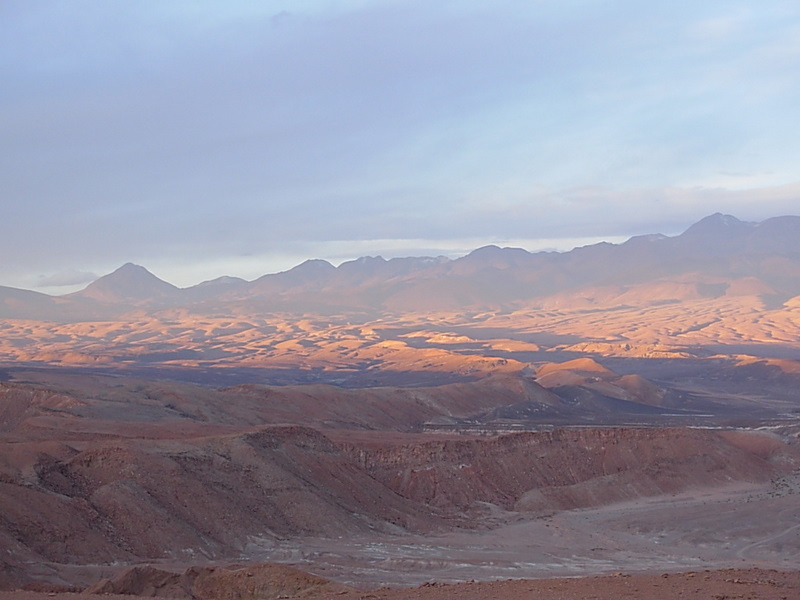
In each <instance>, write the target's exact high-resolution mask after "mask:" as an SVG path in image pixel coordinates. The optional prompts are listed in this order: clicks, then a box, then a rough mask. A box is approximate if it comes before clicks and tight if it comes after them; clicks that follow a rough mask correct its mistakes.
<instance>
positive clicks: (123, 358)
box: [0, 215, 800, 600]
mask: <svg viewBox="0 0 800 600" xmlns="http://www.w3.org/2000/svg"><path fill="white" fill-rule="evenodd" d="M731 219H732V217H725V216H721V215H714V216H712V217H709V218H708V219H706V220H704V221H701V222H700V223H699V224H697V225H695V226H693V227H692V228H690V229H689V230H688V231H687V232H686V233H684V234H682V235H681V236H677V237H675V238H666V237H664V236H643V237H642V238H634V239H632V240H631V241H630V242H627V243H626V244H623V245H620V246H612V245H608V244H606V245H598V246H597V247H587V248H582V249H578V250H575V251H573V252H572V253H565V254H563V255H552V256H551V255H544V256H540V255H539V254H529V253H525V252H524V251H519V250H515V249H500V248H486V249H480V250H477V251H475V252H474V253H472V254H470V255H468V256H467V257H464V258H463V259H459V260H456V261H449V262H448V261H446V260H443V259H426V260H422V259H419V260H417V259H414V260H412V259H403V260H405V261H406V262H402V261H401V262H396V261H383V259H363V260H360V261H354V263H346V264H345V265H341V266H340V267H333V266H331V265H328V264H327V263H325V264H321V263H322V262H323V261H310V262H309V263H304V264H303V265H300V266H299V267H297V268H296V269H294V270H292V271H288V272H285V273H281V274H276V275H270V276H265V277H264V278H261V279H259V280H256V281H255V282H243V281H241V280H233V279H232V278H222V279H221V280H220V281H216V282H211V283H208V284H206V285H202V284H201V285H200V286H196V287H195V288H187V289H183V290H179V289H178V288H174V287H173V286H171V285H169V284H167V283H166V282H163V281H161V280H159V279H158V278H156V277H155V276H153V275H152V274H150V273H149V272H147V271H146V270H145V269H143V268H142V267H137V266H135V265H125V266H124V267H122V268H120V269H119V270H118V271H116V272H115V273H112V274H110V275H108V276H106V277H104V278H101V279H99V280H97V281H96V282H95V283H93V284H91V285H90V286H89V287H87V288H86V290H84V291H83V292H79V293H77V294H73V295H71V296H64V297H49V296H44V295H41V294H35V293H33V292H27V291H25V290H15V289H11V288H0V441H1V442H2V452H0V507H2V510H0V589H2V590H6V591H3V592H0V600H2V598H3V597H8V598H12V597H13V598H17V599H19V600H37V599H39V598H44V597H49V596H48V595H52V594H59V595H60V594H64V596H63V598H64V599H65V600H66V599H67V598H77V597H81V598H83V597H86V596H85V595H84V594H86V593H92V594H95V593H103V594H127V595H128V596H127V597H130V596H129V595H131V594H132V595H135V596H146V597H152V596H164V597H178V598H198V599H202V600H205V599H209V600H210V599H211V598H265V599H266V598H289V597H313V598H327V597H337V598H339V597H341V598H387V599H391V598H398V599H399V598H431V599H434V598H466V599H469V598H488V597H497V598H501V597H502V598H544V599H550V598H552V599H556V598H601V599H603V598H655V597H657V598H667V599H669V598H676V599H677V598H720V599H721V598H731V599H732V598H764V599H778V598H783V599H785V600H789V599H792V598H798V597H800V574H799V573H798V568H797V565H798V564H800V438H799V437H798V436H800V247H798V240H800V219H798V218H797V217H781V218H779V219H776V220H771V221H765V222H763V223H761V224H745V223H742V222H740V221H737V220H735V219H734V220H733V221H732V220H731ZM326 265H327V266H326ZM78 592H80V593H81V595H80V596H78V595H77V594H78Z"/></svg>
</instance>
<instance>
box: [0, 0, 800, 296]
mask: <svg viewBox="0 0 800 600" xmlns="http://www.w3.org/2000/svg"><path fill="white" fill-rule="evenodd" d="M797 123H800V3H798V2H796V0H764V1H762V2H758V3H756V2H751V1H746V2H737V1H736V0H724V1H721V0H720V1H717V0H704V1H702V2H698V1H697V0H692V1H684V0H672V1H670V2H643V1H642V0H493V1H491V2H489V1H473V0H458V1H449V0H439V1H437V2H430V1H429V0H425V1H418V0H399V1H393V0H374V1H371V0H319V1H315V0H292V1H291V2H288V1H273V0H259V1H256V0H253V1H245V0H238V1H237V0H229V1H226V2H219V1H217V0H137V1H136V2H109V1H108V0H3V1H2V2H0V159H1V160H0V209H2V211H1V212H0V285H6V286H13V287H21V288H26V289H36V290H38V291H42V292H45V293H49V294H61V293H66V292H69V291H74V290H75V289H78V288H80V287H83V286H85V285H86V284H87V283H88V282H89V281H91V280H92V279H93V278H95V277H97V276H98V275H103V274H105V273H108V272H110V271H113V270H114V269H116V268H117V267H119V266H121V265H122V264H123V263H126V262H134V263H137V264H141V265H143V266H145V267H147V268H148V269H149V270H150V271H152V272H153V273H155V274H156V275H158V276H159V277H161V278H162V279H165V280H167V281H170V282H171V283H174V284H176V285H179V286H182V287H184V286H189V285H193V284H196V283H198V282H200V281H203V280H208V279H212V278H215V277H218V276H222V275H232V276H239V277H243V278H245V279H254V278H256V277H258V276H260V275H263V274H265V273H270V272H277V271H281V270H285V269H288V268H291V267H292V266H294V265H296V264H299V263H300V262H302V261H303V260H305V259H307V258H324V259H327V260H330V261H331V262H333V263H334V264H338V263H340V262H342V261H344V260H350V259H354V258H357V257H359V256H366V255H371V256H375V255H382V256H384V257H385V258H390V257H394V256H425V255H446V256H453V257H454V256H458V255H463V254H466V253H467V252H469V251H470V250H472V249H474V248H477V247H479V246H483V245H486V244H498V245H501V246H518V247H523V248H526V249H528V250H539V249H562V250H566V249H569V248H571V247H574V246H576V245H583V244H587V243H593V242H596V241H599V240H608V241H612V242H618V241H622V240H624V239H626V238H627V237H630V236H632V235H637V234H644V233H665V234H668V235H671V234H676V233H679V232H680V231H683V230H685V229H686V228H687V227H688V226H689V225H691V224H692V223H694V222H696V221H697V220H699V219H700V218H702V217H704V216H706V215H708V214H712V213H715V212H723V213H726V214H733V215H735V216H737V217H738V218H740V219H743V220H750V221H760V220H763V219H766V218H769V217H772V216H778V215H785V214H799V213H800V160H798V159H800V135H797Z"/></svg>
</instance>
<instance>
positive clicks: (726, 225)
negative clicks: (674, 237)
mask: <svg viewBox="0 0 800 600" xmlns="http://www.w3.org/2000/svg"><path fill="white" fill-rule="evenodd" d="M755 225H756V224H755V223H748V222H746V221H740V220H739V219H737V218H736V217H734V216H733V215H725V214H722V213H720V212H717V213H714V214H713V215H708V216H707V217H704V218H702V219H700V220H699V221H698V222H697V223H695V224H694V225H692V226H691V227H689V229H687V230H686V231H684V232H683V234H682V235H684V236H696V235H720V234H722V235H731V234H737V233H744V232H745V231H748V230H750V229H752V228H753V227H755Z"/></svg>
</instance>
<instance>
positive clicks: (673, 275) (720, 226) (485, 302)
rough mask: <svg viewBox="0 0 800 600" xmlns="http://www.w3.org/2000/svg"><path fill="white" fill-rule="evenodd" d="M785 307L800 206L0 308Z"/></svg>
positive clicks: (128, 283)
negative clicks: (546, 243)
mask: <svg viewBox="0 0 800 600" xmlns="http://www.w3.org/2000/svg"><path fill="white" fill-rule="evenodd" d="M743 295H744V296H757V297H759V298H760V299H761V300H762V302H764V304H765V306H770V307H776V306H780V305H781V304H783V303H784V302H785V301H787V300H789V299H790V298H793V297H795V296H798V295H800V216H781V217H775V218H771V219H767V220H765V221H762V222H760V223H751V222H744V221H740V220H739V219H737V218H735V217H733V216H730V215H723V214H720V213H717V214H713V215H710V216H708V217H706V218H704V219H702V220H701V221H699V222H697V223H695V224H694V225H692V226H691V227H689V228H688V229H687V230H686V231H684V232H683V233H682V234H680V235H677V236H672V237H669V236H665V235H661V234H651V235H642V236H636V237H632V238H631V239H629V240H628V241H626V242H624V243H622V244H610V243H606V242H603V243H599V244H594V245H590V246H584V247H580V248H576V249H574V250H571V251H569V252H536V253H531V252H528V251H526V250H523V249H520V248H500V247H497V246H485V247H482V248H478V249H476V250H474V251H473V252H471V253H469V254H467V255H466V256H463V257H461V258H458V259H448V258H446V257H441V256H440V257H416V258H393V259H390V260H386V259H384V258H382V257H380V256H377V257H369V256H368V257H362V258H359V259H357V260H353V261H348V262H345V263H342V264H341V265H339V266H338V267H335V266H334V265H332V264H331V263H329V262H327V261H324V260H319V259H315V260H307V261H305V262H303V263H302V264H300V265H298V266H296V267H294V268H292V269H290V270H288V271H284V272H281V273H274V274H268V275H264V276H262V277H259V278H258V279H255V280H253V281H246V280H244V279H240V278H236V277H228V276H225V277H220V278H218V279H214V280H211V281H206V282H203V283H200V284H198V285H195V286H192V287H188V288H178V287H176V286H174V285H172V284H170V283H167V282H165V281H163V280H161V279H159V278H158V277H156V276H155V275H153V274H152V273H150V272H149V271H147V269H145V268H144V267H141V266H138V265H134V264H131V263H128V264H125V265H123V266H122V267H120V268H119V269H117V270H116V271H114V272H113V273H110V274H108V275H105V276H103V277H100V278H99V279H97V280H96V281H94V282H93V283H91V284H90V285H88V286H87V287H86V288H85V289H83V290H81V291H79V292H75V293H73V294H69V295H65V296H49V295H46V294H41V293H37V292H33V291H27V290H20V289H15V288H8V287H0V318H7V319H9V318H10V319H34V320H53V321H62V322H63V321H73V320H75V321H83V320H96V319H108V318H118V317H120V316H121V315H123V314H125V313H130V312H141V311H158V310H164V309H174V308H178V307H181V308H186V309H189V310H190V311H191V312H200V313H208V312H220V311H223V312H227V311H231V312H232V313H234V314H241V313H248V314H255V313H259V312H268V313H275V312H281V313H295V314H300V313H303V314H305V313H318V314H343V313H348V312H354V313H369V314H375V313H381V312H388V313H394V314H397V313H404V312H419V311H428V312H438V311H457V310H463V309H473V310H484V311H498V310H514V309H519V308H521V307H524V306H529V305H534V306H544V307H546V306H548V305H553V306H558V307H562V308H563V307H564V306H574V307H580V308H586V307H592V306H596V307H609V306H614V305H631V304H641V303H663V302H670V301H673V302H674V301H682V300H687V299H698V298H715V297H721V296H743Z"/></svg>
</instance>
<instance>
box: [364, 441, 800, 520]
mask: <svg viewBox="0 0 800 600" xmlns="http://www.w3.org/2000/svg"><path fill="white" fill-rule="evenodd" d="M744 439H749V437H748V436H745V437H744ZM758 441H759V443H758V444H757V448H758V454H754V453H752V452H751V451H749V450H748V449H747V448H746V447H743V446H744V442H743V440H742V439H736V438H727V437H724V436H723V435H721V434H719V433H716V432H713V431H708V430H692V429H661V430H654V429H586V430H556V431H552V432H529V433H520V434H513V435H508V436H502V437H498V438H492V439H487V440H448V441H431V442H428V443H420V444H415V445H411V446H402V445H400V446H378V445H375V446H372V447H369V448H365V447H352V448H350V452H351V453H352V454H353V456H354V458H356V459H357V460H358V461H359V463H360V464H361V465H363V467H364V468H365V469H366V470H367V471H368V472H369V473H370V474H371V475H373V476H374V477H375V478H376V479H378V480H379V481H381V482H383V483H384V484H386V485H387V486H388V487H390V488H391V489H393V490H395V491H397V493H398V494H400V495H401V496H403V497H406V498H409V499H412V500H415V501H417V502H422V503H425V504H428V505H431V506H437V507H440V508H445V509H450V510H452V509H461V510H463V509H467V508H469V507H471V506H473V505H474V503H476V502H490V503H492V504H497V505H500V506H502V507H503V508H506V509H509V510H510V509H517V510H534V511H539V510H544V511H547V510H553V509H570V508H577V507H588V506H599V505H604V504H609V503H612V502H618V501H621V500H626V499H632V498H638V497H642V496H653V495H658V494H663V493H675V492H678V491H682V490H686V489H690V488H695V487H704V486H714V485H720V484H724V483H726V482H729V481H733V480H736V481H754V482H757V481H766V480H769V478H770V477H772V476H773V475H774V474H775V473H776V472H778V471H779V470H780V469H782V468H786V464H784V461H783V460H776V461H775V462H776V465H773V464H772V462H771V461H770V458H771V457H773V456H777V455H780V456H787V455H788V456H795V455H794V454H793V452H794V451H793V450H792V449H791V448H788V447H785V446H784V445H783V443H782V442H780V441H778V440H776V439H773V438H769V437H765V436H761V437H759V438H758ZM767 448H769V451H767ZM792 460H794V461H796V462H800V461H798V459H797V457H796V456H795V457H794V458H793V459H792Z"/></svg>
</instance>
